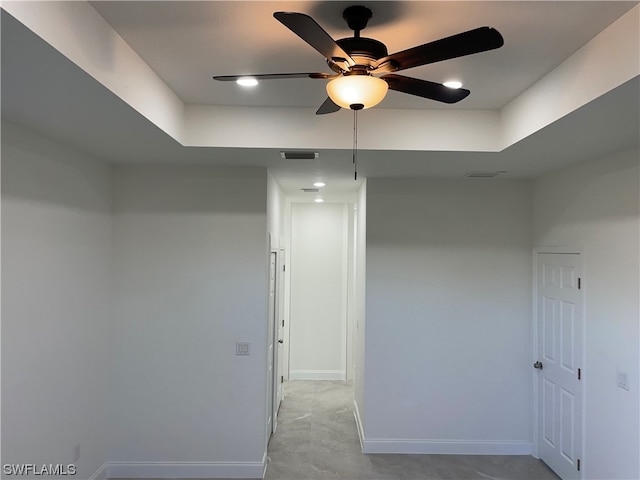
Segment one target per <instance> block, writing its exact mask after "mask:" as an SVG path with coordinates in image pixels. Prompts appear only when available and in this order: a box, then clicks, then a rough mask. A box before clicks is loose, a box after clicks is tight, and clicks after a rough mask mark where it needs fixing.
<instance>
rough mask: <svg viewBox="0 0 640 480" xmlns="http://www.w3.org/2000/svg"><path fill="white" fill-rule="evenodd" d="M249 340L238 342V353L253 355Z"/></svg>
mask: <svg viewBox="0 0 640 480" xmlns="http://www.w3.org/2000/svg"><path fill="white" fill-rule="evenodd" d="M250 347H251V344H250V343H249V342H236V355H251V348H250Z"/></svg>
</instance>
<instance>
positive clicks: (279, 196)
mask: <svg viewBox="0 0 640 480" xmlns="http://www.w3.org/2000/svg"><path fill="white" fill-rule="evenodd" d="M284 215H285V196H284V193H283V192H282V189H281V188H280V185H279V184H278V182H277V180H276V179H275V177H274V176H273V175H272V174H271V173H270V172H267V231H268V233H269V235H270V238H271V246H272V247H273V248H276V249H278V248H284V247H285V242H284V241H283V237H284V225H285V222H284Z"/></svg>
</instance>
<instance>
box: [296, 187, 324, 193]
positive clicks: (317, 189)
mask: <svg viewBox="0 0 640 480" xmlns="http://www.w3.org/2000/svg"><path fill="white" fill-rule="evenodd" d="M300 190H302V191H303V192H304V193H319V192H320V189H319V188H301V189H300Z"/></svg>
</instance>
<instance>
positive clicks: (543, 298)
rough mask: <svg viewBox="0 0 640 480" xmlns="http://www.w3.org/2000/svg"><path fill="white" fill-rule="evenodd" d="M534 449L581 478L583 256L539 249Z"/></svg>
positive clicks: (558, 468) (569, 474)
mask: <svg viewBox="0 0 640 480" xmlns="http://www.w3.org/2000/svg"><path fill="white" fill-rule="evenodd" d="M537 257H538V258H537V298H536V303H537V323H538V359H537V361H536V363H535V364H534V367H535V368H537V369H538V370H537V376H538V388H537V390H538V454H539V456H540V458H541V459H542V460H543V461H544V462H545V463H546V464H547V465H548V466H549V467H551V468H552V469H553V470H554V471H555V472H556V473H557V474H558V475H559V476H560V477H561V478H563V479H564V480H569V479H579V478H581V475H582V473H581V471H580V470H581V457H582V422H583V417H582V398H583V395H582V391H583V387H582V378H583V375H584V372H583V369H582V367H583V331H584V319H583V299H582V289H581V275H582V268H581V265H582V258H581V257H582V256H581V255H579V254H559V253H538V255H537Z"/></svg>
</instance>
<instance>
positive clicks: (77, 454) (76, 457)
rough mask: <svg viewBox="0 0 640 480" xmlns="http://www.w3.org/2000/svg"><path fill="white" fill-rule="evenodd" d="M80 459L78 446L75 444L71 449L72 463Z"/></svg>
mask: <svg viewBox="0 0 640 480" xmlns="http://www.w3.org/2000/svg"><path fill="white" fill-rule="evenodd" d="M79 459H80V444H77V445H76V446H75V448H74V449H73V463H75V462H77V461H78V460H79Z"/></svg>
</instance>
